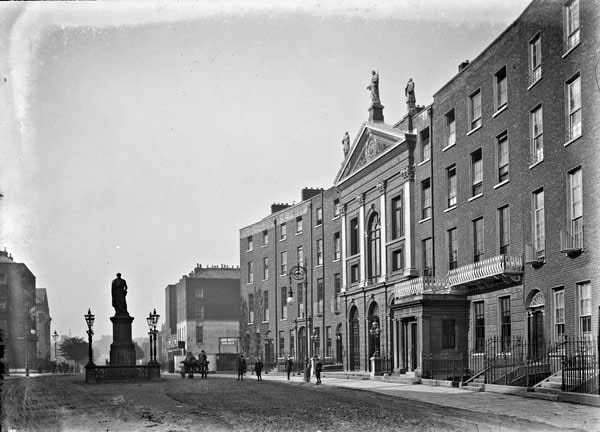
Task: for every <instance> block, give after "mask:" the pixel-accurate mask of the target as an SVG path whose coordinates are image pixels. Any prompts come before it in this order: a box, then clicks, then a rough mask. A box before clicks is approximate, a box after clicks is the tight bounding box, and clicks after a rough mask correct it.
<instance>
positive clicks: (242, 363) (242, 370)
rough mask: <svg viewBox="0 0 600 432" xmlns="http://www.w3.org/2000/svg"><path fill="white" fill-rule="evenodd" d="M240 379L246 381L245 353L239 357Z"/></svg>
mask: <svg viewBox="0 0 600 432" xmlns="http://www.w3.org/2000/svg"><path fill="white" fill-rule="evenodd" d="M237 367H238V377H237V379H238V381H239V380H242V381H244V374H245V373H246V359H245V358H244V354H240V357H239V358H238V365H237Z"/></svg>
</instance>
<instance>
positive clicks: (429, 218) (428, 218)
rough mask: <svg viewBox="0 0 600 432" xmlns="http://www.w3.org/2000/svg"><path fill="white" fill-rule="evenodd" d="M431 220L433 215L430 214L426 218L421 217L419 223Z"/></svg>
mask: <svg viewBox="0 0 600 432" xmlns="http://www.w3.org/2000/svg"><path fill="white" fill-rule="evenodd" d="M429 220H431V216H429V217H426V218H425V219H421V220H420V221H419V223H423V222H427V221H429Z"/></svg>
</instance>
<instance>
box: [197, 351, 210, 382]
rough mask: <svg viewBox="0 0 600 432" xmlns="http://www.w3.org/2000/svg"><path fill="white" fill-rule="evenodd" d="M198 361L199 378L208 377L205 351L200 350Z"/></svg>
mask: <svg viewBox="0 0 600 432" xmlns="http://www.w3.org/2000/svg"><path fill="white" fill-rule="evenodd" d="M198 361H199V362H200V373H201V378H204V379H207V378H208V358H207V357H206V353H205V352H204V350H202V351H200V355H199V356H198Z"/></svg>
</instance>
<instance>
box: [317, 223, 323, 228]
mask: <svg viewBox="0 0 600 432" xmlns="http://www.w3.org/2000/svg"><path fill="white" fill-rule="evenodd" d="M321 225H323V222H321V223H318V224H316V225H315V228H319V227H320V226H321Z"/></svg>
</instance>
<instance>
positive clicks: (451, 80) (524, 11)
mask: <svg viewBox="0 0 600 432" xmlns="http://www.w3.org/2000/svg"><path fill="white" fill-rule="evenodd" d="M537 1H538V0H531V1H530V2H529V4H528V5H527V6H526V7H525V9H523V12H521V13H520V14H519V16H518V17H517V18H516V19H515V20H514V21H513V22H512V23H511V24H510V25H509V26H508V27H506V28H505V29H504V30H503V31H502V32H501V33H500V34H499V35H498V36H496V37H495V38H494V39H493V40H492V41H491V42H490V43H489V44H487V45H486V47H485V48H484V49H483V50H481V52H480V53H479V54H477V55H476V56H475V57H474V58H473V60H471V61H470V62H469V64H468V65H467V66H466V67H465V68H464V69H462V70H460V71H458V72H457V73H456V74H454V76H453V77H452V78H450V79H449V80H448V81H446V83H445V84H443V85H442V86H441V87H440V88H439V89H438V90H437V91H436V92H435V93H433V98H434V99H435V97H436V96H437V95H438V93H441V92H442V91H443V90H444V89H445V88H446V87H448V86H449V85H450V84H451V83H452V82H453V81H454V80H455V79H456V78H457V77H458V76H459V75H460V74H461V73H463V72H464V71H465V70H467V69H469V68H470V67H471V66H472V65H473V64H474V63H475V62H477V61H478V60H479V59H480V58H481V57H482V56H483V54H484V53H485V52H486V51H488V50H489V49H490V48H491V47H492V45H494V44H495V43H496V42H498V40H499V39H500V38H502V37H503V36H504V35H505V34H506V33H508V31H509V30H511V29H512V28H513V27H514V26H515V25H516V24H517V23H518V22H519V21H520V20H521V18H522V17H523V15H525V13H526V12H527V11H528V10H529V9H530V8H531V7H532V5H533V4H534V3H535V2H537Z"/></svg>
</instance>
